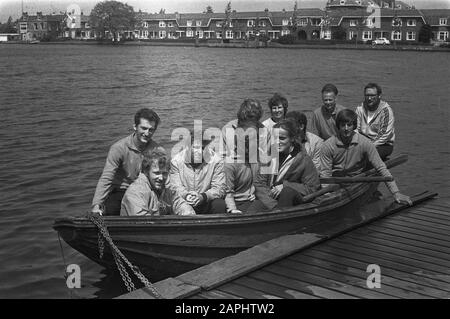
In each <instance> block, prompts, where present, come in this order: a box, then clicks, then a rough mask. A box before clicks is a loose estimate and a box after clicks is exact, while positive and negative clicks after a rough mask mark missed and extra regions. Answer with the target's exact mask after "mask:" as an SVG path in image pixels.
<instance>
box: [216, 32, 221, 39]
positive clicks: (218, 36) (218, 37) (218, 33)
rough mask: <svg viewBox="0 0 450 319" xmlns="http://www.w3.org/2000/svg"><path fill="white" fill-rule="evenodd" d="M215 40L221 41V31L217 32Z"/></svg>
mask: <svg viewBox="0 0 450 319" xmlns="http://www.w3.org/2000/svg"><path fill="white" fill-rule="evenodd" d="M216 38H217V39H222V31H217V32H216Z"/></svg>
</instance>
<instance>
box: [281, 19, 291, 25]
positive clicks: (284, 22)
mask: <svg viewBox="0 0 450 319" xmlns="http://www.w3.org/2000/svg"><path fill="white" fill-rule="evenodd" d="M281 24H282V25H289V19H283V21H282V22H281Z"/></svg>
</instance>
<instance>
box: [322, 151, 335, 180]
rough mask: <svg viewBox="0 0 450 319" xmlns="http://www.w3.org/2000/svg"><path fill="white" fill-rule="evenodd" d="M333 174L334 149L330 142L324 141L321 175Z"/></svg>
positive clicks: (329, 175) (328, 175)
mask: <svg viewBox="0 0 450 319" xmlns="http://www.w3.org/2000/svg"><path fill="white" fill-rule="evenodd" d="M332 175H333V150H332V149H331V147H330V146H329V145H328V143H323V144H322V148H321V151H320V176H321V177H331V176H332Z"/></svg>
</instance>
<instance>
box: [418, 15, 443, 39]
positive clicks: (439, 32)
mask: <svg viewBox="0 0 450 319" xmlns="http://www.w3.org/2000/svg"><path fill="white" fill-rule="evenodd" d="M420 11H421V13H422V14H423V16H424V18H425V21H426V22H427V24H429V25H430V26H431V30H432V33H433V40H435V41H439V42H448V41H449V33H450V9H422V10H420Z"/></svg>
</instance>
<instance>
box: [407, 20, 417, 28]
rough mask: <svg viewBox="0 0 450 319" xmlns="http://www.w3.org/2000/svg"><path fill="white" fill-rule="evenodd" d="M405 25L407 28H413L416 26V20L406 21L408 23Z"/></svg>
mask: <svg viewBox="0 0 450 319" xmlns="http://www.w3.org/2000/svg"><path fill="white" fill-rule="evenodd" d="M406 25H407V26H408V27H415V26H416V20H415V19H408V21H407V22H406Z"/></svg>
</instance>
